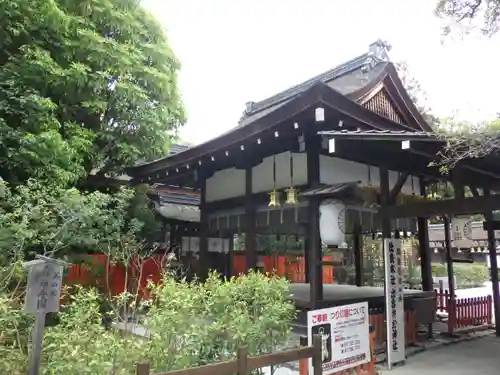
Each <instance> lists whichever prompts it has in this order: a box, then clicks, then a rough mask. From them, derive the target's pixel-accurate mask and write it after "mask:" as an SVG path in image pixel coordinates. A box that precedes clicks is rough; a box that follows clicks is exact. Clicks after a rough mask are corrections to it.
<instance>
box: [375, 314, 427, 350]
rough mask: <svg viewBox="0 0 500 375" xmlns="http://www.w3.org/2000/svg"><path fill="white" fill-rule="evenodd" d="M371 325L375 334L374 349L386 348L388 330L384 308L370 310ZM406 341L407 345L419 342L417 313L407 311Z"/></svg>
mask: <svg viewBox="0 0 500 375" xmlns="http://www.w3.org/2000/svg"><path fill="white" fill-rule="evenodd" d="M370 325H371V326H372V327H373V329H374V332H375V337H374V347H375V349H377V350H380V349H384V348H385V342H386V340H387V330H386V324H385V312H384V309H383V308H375V309H373V308H372V309H370ZM405 341H406V345H414V344H415V343H416V342H417V323H416V319H415V311H413V310H407V311H405Z"/></svg>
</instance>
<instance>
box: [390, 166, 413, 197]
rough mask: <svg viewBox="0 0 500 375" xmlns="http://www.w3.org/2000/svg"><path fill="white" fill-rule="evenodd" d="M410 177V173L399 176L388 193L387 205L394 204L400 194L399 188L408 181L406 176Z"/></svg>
mask: <svg viewBox="0 0 500 375" xmlns="http://www.w3.org/2000/svg"><path fill="white" fill-rule="evenodd" d="M409 175H410V172H403V173H401V174H400V175H399V177H398V180H397V181H396V183H395V184H394V186H393V188H392V189H391V192H390V193H389V199H388V201H389V202H388V203H389V204H390V205H391V204H394V203H395V202H396V198H397V196H398V194H399V193H400V192H401V188H402V187H403V185H404V184H405V182H406V180H407V179H408V176H409Z"/></svg>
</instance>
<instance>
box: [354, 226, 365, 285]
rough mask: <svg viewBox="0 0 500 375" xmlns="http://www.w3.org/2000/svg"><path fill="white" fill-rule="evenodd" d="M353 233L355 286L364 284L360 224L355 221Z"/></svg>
mask: <svg viewBox="0 0 500 375" xmlns="http://www.w3.org/2000/svg"><path fill="white" fill-rule="evenodd" d="M352 235H353V244H352V248H353V252H354V271H355V276H354V277H355V283H356V286H363V285H364V277H363V276H364V271H363V236H362V234H361V224H360V223H359V222H358V223H355V224H354V230H353V231H352Z"/></svg>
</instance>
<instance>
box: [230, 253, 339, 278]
mask: <svg viewBox="0 0 500 375" xmlns="http://www.w3.org/2000/svg"><path fill="white" fill-rule="evenodd" d="M260 259H261V262H262V263H263V266H264V267H263V268H264V272H268V273H276V274H277V275H278V276H280V277H286V278H287V279H288V280H290V281H291V282H293V283H305V282H306V262H305V258H304V257H303V256H282V255H264V256H261V257H260ZM332 260H333V257H332V256H328V255H326V256H324V257H323V261H324V262H331V261H332ZM233 269H234V274H235V275H239V274H240V273H245V272H246V258H245V255H244V254H235V255H234V263H233ZM333 280H334V275H333V266H327V265H324V266H323V283H324V284H333Z"/></svg>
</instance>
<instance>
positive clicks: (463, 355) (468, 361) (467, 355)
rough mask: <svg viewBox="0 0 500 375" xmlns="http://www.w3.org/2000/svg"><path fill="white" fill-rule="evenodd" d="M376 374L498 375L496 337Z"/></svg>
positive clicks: (424, 354)
mask: <svg viewBox="0 0 500 375" xmlns="http://www.w3.org/2000/svg"><path fill="white" fill-rule="evenodd" d="M379 373H380V374H392V375H422V374H426V375H438V374H439V375H446V374H450V375H451V374H453V375H469V374H481V375H498V374H499V373H500V338H499V337H496V336H494V335H492V334H490V335H487V336H484V337H482V338H478V339H474V340H469V341H462V342H460V343H456V344H452V345H443V346H440V347H436V348H433V349H430V350H427V351H425V352H422V353H419V354H416V355H414V356H412V357H410V358H408V360H407V361H406V364H405V365H403V366H398V367H394V368H393V369H392V370H391V371H389V370H386V369H381V370H380V371H379Z"/></svg>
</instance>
